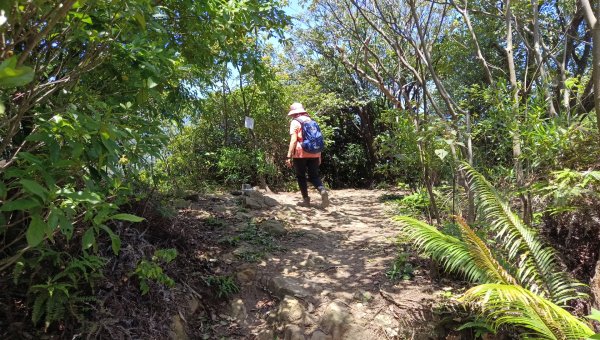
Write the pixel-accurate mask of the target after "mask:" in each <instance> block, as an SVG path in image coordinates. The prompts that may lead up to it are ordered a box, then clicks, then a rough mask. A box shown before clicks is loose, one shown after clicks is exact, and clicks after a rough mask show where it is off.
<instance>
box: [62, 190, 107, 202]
mask: <svg viewBox="0 0 600 340" xmlns="http://www.w3.org/2000/svg"><path fill="white" fill-rule="evenodd" d="M65 196H66V197H68V198H70V199H72V200H73V201H75V202H88V203H91V204H98V203H101V202H102V197H100V195H98V194H97V193H95V192H90V191H87V190H86V191H77V192H73V193H65Z"/></svg>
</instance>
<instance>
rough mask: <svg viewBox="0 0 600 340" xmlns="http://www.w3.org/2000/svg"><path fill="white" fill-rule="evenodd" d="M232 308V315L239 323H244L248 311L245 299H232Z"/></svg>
mask: <svg viewBox="0 0 600 340" xmlns="http://www.w3.org/2000/svg"><path fill="white" fill-rule="evenodd" d="M230 309H231V313H230V314H231V317H232V318H235V319H236V320H237V321H238V323H240V324H243V323H245V322H246V318H247V317H248V313H247V312H246V306H245V305H244V301H243V300H242V299H237V300H234V301H231V304H230Z"/></svg>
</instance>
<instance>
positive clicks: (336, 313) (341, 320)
mask: <svg viewBox="0 0 600 340" xmlns="http://www.w3.org/2000/svg"><path fill="white" fill-rule="evenodd" d="M351 324H352V317H351V316H350V313H349V312H348V308H347V307H346V305H344V304H342V303H341V302H338V301H334V302H332V303H330V304H329V306H327V308H326V309H325V313H323V317H322V318H321V329H322V330H323V331H325V333H327V334H331V336H332V337H333V339H343V336H344V334H345V333H346V331H347V330H348V328H349V326H350V325H351Z"/></svg>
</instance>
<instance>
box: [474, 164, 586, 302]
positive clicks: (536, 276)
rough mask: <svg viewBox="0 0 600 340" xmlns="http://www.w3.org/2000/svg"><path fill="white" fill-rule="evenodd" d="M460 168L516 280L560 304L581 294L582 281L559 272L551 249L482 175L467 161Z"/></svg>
mask: <svg viewBox="0 0 600 340" xmlns="http://www.w3.org/2000/svg"><path fill="white" fill-rule="evenodd" d="M463 168H464V169H465V170H466V171H467V173H468V175H469V178H470V185H471V187H472V188H473V190H474V192H475V194H476V195H477V196H478V198H479V203H480V204H481V207H482V209H483V213H484V215H485V216H484V217H485V218H486V220H487V221H488V222H489V223H490V225H491V228H492V231H494V232H495V237H496V239H497V240H498V243H499V244H500V245H501V246H502V247H503V248H504V249H505V251H506V253H507V256H508V260H509V262H512V263H514V264H515V268H516V269H517V270H516V279H517V280H518V281H519V283H520V284H521V285H522V286H524V287H526V288H527V289H529V290H531V291H532V292H533V293H536V294H539V295H541V296H548V297H549V298H550V300H552V301H554V302H555V303H557V304H560V305H564V304H565V303H566V302H567V301H569V300H572V299H576V298H579V297H581V296H582V294H580V293H578V292H577V288H578V287H580V286H582V284H581V283H578V282H576V281H575V280H573V279H571V278H569V277H568V276H567V275H566V274H565V273H563V272H562V269H561V268H560V266H559V265H558V261H557V256H556V252H555V251H554V249H552V248H551V247H548V246H544V245H543V244H542V242H541V240H540V237H539V235H538V234H537V232H536V231H535V230H533V229H532V228H530V227H528V226H527V225H525V223H523V221H522V220H521V219H520V218H519V217H518V216H517V215H516V214H515V213H513V212H512V211H511V209H510V207H509V205H508V203H507V202H506V201H504V199H503V198H502V197H501V196H500V194H499V193H498V192H497V191H496V190H495V189H494V187H493V186H492V185H491V184H490V183H489V182H488V181H487V180H486V179H485V178H484V177H483V175H481V174H480V173H478V172H477V171H475V170H474V169H473V168H472V167H470V166H469V165H468V164H463Z"/></svg>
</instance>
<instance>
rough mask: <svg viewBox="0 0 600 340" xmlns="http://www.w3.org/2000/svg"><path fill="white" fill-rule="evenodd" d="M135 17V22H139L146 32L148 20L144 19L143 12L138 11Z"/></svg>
mask: <svg viewBox="0 0 600 340" xmlns="http://www.w3.org/2000/svg"><path fill="white" fill-rule="evenodd" d="M133 16H134V18H135V20H136V21H137V22H138V24H140V26H141V27H142V29H143V30H144V31H145V30H146V18H144V13H143V12H142V11H137V12H135V14H134V15H133Z"/></svg>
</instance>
